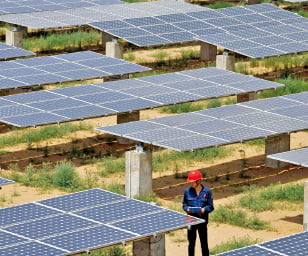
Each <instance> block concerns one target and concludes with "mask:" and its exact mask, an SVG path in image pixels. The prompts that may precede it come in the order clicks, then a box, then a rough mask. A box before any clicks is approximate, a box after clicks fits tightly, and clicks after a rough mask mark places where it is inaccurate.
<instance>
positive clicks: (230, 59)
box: [216, 55, 235, 71]
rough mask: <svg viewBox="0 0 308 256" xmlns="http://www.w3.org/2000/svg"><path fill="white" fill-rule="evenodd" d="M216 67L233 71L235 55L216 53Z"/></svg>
mask: <svg viewBox="0 0 308 256" xmlns="http://www.w3.org/2000/svg"><path fill="white" fill-rule="evenodd" d="M216 67H217V68H220V69H225V70H230V71H235V57H234V56H233V55H217V56H216Z"/></svg>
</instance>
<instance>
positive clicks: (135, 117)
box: [117, 110, 140, 124]
mask: <svg viewBox="0 0 308 256" xmlns="http://www.w3.org/2000/svg"><path fill="white" fill-rule="evenodd" d="M139 120H140V111H139V110H137V111H133V112H130V113H119V114H117V124H123V123H128V122H132V121H139Z"/></svg>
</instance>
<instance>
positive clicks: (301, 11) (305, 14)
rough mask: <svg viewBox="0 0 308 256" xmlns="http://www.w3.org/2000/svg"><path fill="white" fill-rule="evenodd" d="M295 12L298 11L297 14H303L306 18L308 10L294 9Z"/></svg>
mask: <svg viewBox="0 0 308 256" xmlns="http://www.w3.org/2000/svg"><path fill="white" fill-rule="evenodd" d="M295 12H296V13H298V14H299V15H301V16H303V17H304V18H308V12H307V11H305V10H303V9H301V10H298V11H295Z"/></svg>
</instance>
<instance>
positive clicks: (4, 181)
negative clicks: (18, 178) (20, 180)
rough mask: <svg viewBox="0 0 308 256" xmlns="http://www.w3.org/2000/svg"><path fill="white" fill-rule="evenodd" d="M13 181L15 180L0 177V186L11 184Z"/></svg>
mask: <svg viewBox="0 0 308 256" xmlns="http://www.w3.org/2000/svg"><path fill="white" fill-rule="evenodd" d="M14 182H15V181H12V180H8V179H5V178H1V177H0V186H3V185H8V184H12V183H14Z"/></svg>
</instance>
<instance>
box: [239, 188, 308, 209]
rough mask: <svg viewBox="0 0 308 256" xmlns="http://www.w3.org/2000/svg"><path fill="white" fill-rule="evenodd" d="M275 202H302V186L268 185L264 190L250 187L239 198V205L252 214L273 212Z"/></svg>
mask: <svg viewBox="0 0 308 256" xmlns="http://www.w3.org/2000/svg"><path fill="white" fill-rule="evenodd" d="M277 201H286V202H303V201H304V186H303V185H299V184H294V185H293V184H292V185H285V186H281V185H270V186H268V187H266V188H262V189H257V188H256V187H254V186H252V187H250V188H249V189H247V190H246V191H245V193H244V195H243V196H241V197H240V198H239V205H240V206H241V207H244V208H247V209H249V210H251V211H254V212H263V211H269V210H274V209H275V205H274V203H275V202H277Z"/></svg>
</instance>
